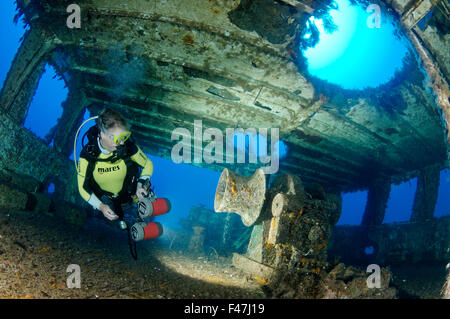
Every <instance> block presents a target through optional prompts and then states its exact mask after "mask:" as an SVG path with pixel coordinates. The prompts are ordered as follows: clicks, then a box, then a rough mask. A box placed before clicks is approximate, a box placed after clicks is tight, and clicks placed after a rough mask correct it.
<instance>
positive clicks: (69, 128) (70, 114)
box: [49, 85, 88, 156]
mask: <svg viewBox="0 0 450 319" xmlns="http://www.w3.org/2000/svg"><path fill="white" fill-rule="evenodd" d="M87 106H88V100H87V98H86V95H85V94H84V92H83V91H82V90H80V88H79V87H78V86H77V85H71V86H70V88H69V94H68V95H67V99H66V100H65V101H64V102H63V103H62V107H63V114H62V115H61V117H60V118H59V119H58V123H57V124H56V126H55V127H54V128H53V129H52V130H53V131H54V133H53V136H49V140H51V139H52V138H54V141H53V147H54V148H55V149H56V150H57V151H58V152H60V153H62V154H64V155H65V156H69V155H70V154H71V153H72V151H73V143H74V138H75V134H76V133H77V129H78V127H79V126H80V125H81V123H82V121H83V116H84V111H85V110H86V107H87ZM81 137H82V136H79V138H81Z"/></svg>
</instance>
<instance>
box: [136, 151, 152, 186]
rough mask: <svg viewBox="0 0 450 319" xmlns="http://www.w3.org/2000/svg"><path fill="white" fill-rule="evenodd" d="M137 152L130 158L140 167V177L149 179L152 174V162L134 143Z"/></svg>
mask: <svg viewBox="0 0 450 319" xmlns="http://www.w3.org/2000/svg"><path fill="white" fill-rule="evenodd" d="M136 148H137V152H136V153H135V154H133V155H132V156H131V159H132V160H133V161H135V162H136V163H138V165H139V166H141V167H142V173H141V176H140V178H143V179H150V178H151V177H152V175H153V162H152V161H151V160H150V159H149V158H148V157H147V155H145V154H144V152H142V150H141V149H140V148H139V146H137V145H136Z"/></svg>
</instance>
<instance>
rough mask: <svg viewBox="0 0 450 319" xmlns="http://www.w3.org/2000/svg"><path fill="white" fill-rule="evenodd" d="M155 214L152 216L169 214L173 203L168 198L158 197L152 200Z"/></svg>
mask: <svg viewBox="0 0 450 319" xmlns="http://www.w3.org/2000/svg"><path fill="white" fill-rule="evenodd" d="M152 205H153V214H152V215H151V216H159V215H164V214H167V213H168V212H169V211H170V208H171V205H170V201H169V200H168V199H167V198H157V199H156V200H155V201H153V202H152Z"/></svg>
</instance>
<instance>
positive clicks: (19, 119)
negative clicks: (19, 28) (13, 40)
mask: <svg viewBox="0 0 450 319" xmlns="http://www.w3.org/2000/svg"><path fill="white" fill-rule="evenodd" d="M54 47H55V41H53V38H52V37H50V36H49V35H48V34H46V33H45V32H44V31H43V30H41V29H35V28H32V29H31V30H29V31H27V32H26V33H25V36H24V40H23V41H22V44H21V45H20V47H19V50H18V51H17V53H16V56H15V57H14V60H13V62H12V65H11V68H10V69H9V71H8V74H7V76H6V80H5V82H4V85H3V88H2V90H1V92H0V110H2V111H3V112H5V113H7V114H9V116H10V117H11V118H12V119H13V120H14V121H15V122H16V123H17V124H20V125H22V124H23V122H24V121H25V118H26V115H27V112H28V107H29V105H30V102H31V99H32V98H33V95H34V93H35V91H36V88H37V85H38V83H39V79H40V77H41V75H42V72H43V70H44V66H45V63H46V59H47V58H46V56H47V54H48V53H49V52H51V50H52V49H53V48H54Z"/></svg>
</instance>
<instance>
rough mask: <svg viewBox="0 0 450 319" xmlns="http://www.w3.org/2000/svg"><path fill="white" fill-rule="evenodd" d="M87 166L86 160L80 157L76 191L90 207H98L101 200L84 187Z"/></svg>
mask: <svg viewBox="0 0 450 319" xmlns="http://www.w3.org/2000/svg"><path fill="white" fill-rule="evenodd" d="M87 166H88V161H87V160H86V159H84V158H82V157H80V160H79V162H78V191H79V192H80V195H81V197H82V198H83V199H84V200H85V201H87V202H88V203H89V204H90V205H91V206H92V207H94V208H95V209H100V204H102V202H101V201H100V199H98V197H97V196H95V194H94V193H92V194H89V193H88V192H87V191H86V189H84V182H85V179H86V169H87Z"/></svg>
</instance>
